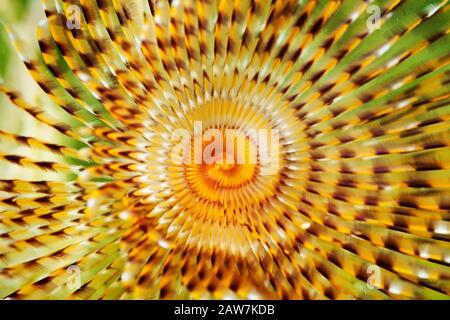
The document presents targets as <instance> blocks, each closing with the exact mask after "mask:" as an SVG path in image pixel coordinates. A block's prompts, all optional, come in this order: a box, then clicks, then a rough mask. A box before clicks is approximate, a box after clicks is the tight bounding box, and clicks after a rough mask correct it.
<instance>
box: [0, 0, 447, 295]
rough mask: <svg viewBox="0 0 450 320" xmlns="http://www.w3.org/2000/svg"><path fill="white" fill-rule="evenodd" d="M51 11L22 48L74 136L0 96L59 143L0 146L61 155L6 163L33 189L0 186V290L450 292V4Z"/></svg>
mask: <svg viewBox="0 0 450 320" xmlns="http://www.w3.org/2000/svg"><path fill="white" fill-rule="evenodd" d="M42 4H43V7H44V9H45V14H46V17H47V18H46V23H44V24H42V25H40V26H39V29H38V38H39V47H40V52H39V53H37V54H36V55H34V54H30V52H29V51H27V49H25V48H23V47H21V46H20V43H18V50H19V51H20V52H21V54H22V56H23V59H24V62H25V65H26V67H27V68H28V70H29V71H30V74H31V75H32V76H33V77H34V79H35V80H36V82H37V83H38V84H39V86H40V87H41V88H42V90H43V92H44V93H45V94H46V95H47V96H48V97H50V98H51V99H52V100H53V102H54V103H55V105H57V106H58V107H59V109H60V111H62V112H63V113H64V116H69V117H70V118H71V121H70V122H67V123H63V122H62V120H61V119H63V115H62V113H59V114H56V113H52V112H49V111H47V110H43V109H42V108H39V106H36V105H32V104H30V103H28V102H26V101H24V100H23V99H22V98H21V94H20V92H16V91H14V90H11V89H10V88H8V87H7V86H5V85H3V86H2V87H1V91H3V92H4V93H5V94H6V95H7V96H8V97H9V98H10V100H11V101H12V102H13V103H14V104H16V105H17V106H18V107H19V108H21V109H23V110H24V111H25V112H26V113H28V114H29V115H31V116H33V117H34V118H36V119H38V120H39V121H40V122H41V123H43V124H44V125H46V126H48V127H49V128H48V130H52V132H54V134H55V135H61V136H63V137H64V139H63V140H61V141H62V142H61V143H60V144H55V143H49V142H47V141H43V139H39V138H38V137H28V136H21V135H17V134H12V133H9V132H4V131H1V132H0V139H1V141H3V140H10V141H13V142H15V143H16V144H18V145H20V146H22V147H23V148H31V149H33V150H34V149H39V150H42V151H43V152H46V153H48V154H53V155H54V156H55V157H56V158H54V160H47V159H44V160H43V159H33V158H32V157H28V156H24V155H21V154H17V153H15V152H14V153H3V154H0V159H1V160H2V161H5V162H8V163H12V164H15V165H17V166H21V167H29V168H31V169H34V170H39V171H42V173H43V175H44V176H43V179H42V180H40V181H33V180H31V181H25V180H18V179H15V180H1V181H0V188H1V190H2V193H1V195H0V297H2V298H3V297H9V298H17V299H24V298H51V299H69V298H74V299H76V298H83V299H88V298H89V299H99V298H102V299H119V298H121V299H137V298H140V299H142V298H144V299H150V298H223V297H234V298H262V299H263V298H271V299H279V298H285V299H325V298H331V299H352V298H358V299H385V298H410V299H446V298H447V299H448V297H449V292H450V287H449V279H450V268H449V263H450V250H449V248H450V244H449V241H448V240H449V217H450V211H449V210H450V171H449V169H450V164H449V163H450V162H449V159H450V148H449V140H450V139H449V138H450V135H449V123H450V122H449V119H450V105H449V101H450V100H449V99H450V96H449V92H450V81H449V79H450V66H449V60H450V55H449V54H450V46H449V43H450V41H449V40H450V38H449V35H448V30H449V25H450V10H449V9H450V5H449V4H448V1H446V0H444V1H442V0H439V1H437V0H427V1H417V0H414V1H398V0H379V1H373V2H369V1H304V0H278V1H268V0H239V1H229V0H217V1H213V0H201V1H195V0H178V1H175V0H174V1H167V0H157V1H138V0H134V1H120V0H96V1H84V0H70V1H69V0H42ZM73 6H77V7H76V8H79V11H77V10H75V12H76V13H77V14H76V15H75V16H76V17H77V18H79V19H80V21H79V22H80V23H79V24H76V23H75V24H73V23H72V22H73V21H70V19H71V18H73V17H69V18H68V15H67V12H68V11H70V9H74V7H73ZM371 6H376V7H374V8H378V9H379V12H380V16H379V17H378V18H379V23H380V25H379V28H377V27H374V26H372V25H371V24H370V23H369V22H368V21H370V19H371V18H372V17H373V12H371V11H370V10H369V9H370V7H371ZM64 119H65V118H64ZM196 122H197V123H198V122H200V123H201V124H202V128H201V130H200V131H199V133H198V134H196V133H195V123H196ZM180 129H182V130H183V132H188V133H190V136H189V139H188V141H195V139H196V138H197V137H198V136H199V135H203V134H204V133H206V132H207V131H208V130H210V129H214V130H215V132H216V133H217V132H219V133H221V134H222V135H223V137H224V139H223V140H222V142H223V143H224V144H227V143H228V142H229V141H231V142H232V144H233V145H235V143H236V141H242V143H243V146H244V147H243V150H244V151H245V152H244V155H257V156H256V159H257V161H253V162H251V163H250V162H246V161H243V162H242V163H237V162H232V163H223V162H220V160H221V159H224V158H227V155H228V152H225V153H223V152H222V154H218V153H216V152H212V151H213V150H209V151H211V152H209V153H208V154H209V155H210V156H212V158H213V161H212V162H210V163H206V162H205V161H204V160H205V159H201V160H202V161H200V163H196V162H195V161H182V162H178V161H176V159H174V157H173V155H174V150H178V149H177V146H180V143H181V146H182V147H183V148H182V149H185V148H184V146H185V145H186V143H185V142H183V139H182V138H183V137H181V136H180V135H178V134H177V133H179V132H180V131H179V130H180ZM227 130H234V131H232V132H233V133H229V132H230V131H228V132H227ZM251 130H257V131H258V130H265V131H264V132H270V134H269V136H270V137H272V138H273V137H275V136H274V135H272V133H273V132H277V135H276V140H278V141H279V143H278V144H277V145H276V146H277V147H276V148H275V147H274V145H273V144H271V143H268V144H266V145H265V146H264V147H263V146H262V145H261V140H258V139H256V140H255V139H254V135H252V134H249V132H250V131H251ZM200 133H201V134H200ZM209 140H210V141H211V140H214V139H212V137H210V139H209ZM268 140H271V138H268ZM202 141H203V140H202ZM190 146H191V145H190ZM186 149H187V150H190V147H189V148H186ZM207 149H208V144H205V143H201V144H200V151H201V152H202V153H204V152H205V151H206V150H207ZM262 149H268V153H267V155H268V156H267V159H266V160H268V161H266V162H264V161H262V160H263V159H262V157H261V156H260V155H261V153H260V152H261V150H262ZM178 151H179V150H178ZM214 151H215V150H214ZM194 155H195V150H194V152H193V153H192V154H191V156H192V157H193V156H194ZM231 158H233V159H234V160H236V158H235V157H234V155H233V156H232V157H231ZM189 159H191V158H189V157H188V160H189ZM274 164H276V166H275V167H274V166H273V165H274ZM268 168H269V169H270V170H267V169H268ZM55 173H57V174H55ZM74 277H75V279H74Z"/></svg>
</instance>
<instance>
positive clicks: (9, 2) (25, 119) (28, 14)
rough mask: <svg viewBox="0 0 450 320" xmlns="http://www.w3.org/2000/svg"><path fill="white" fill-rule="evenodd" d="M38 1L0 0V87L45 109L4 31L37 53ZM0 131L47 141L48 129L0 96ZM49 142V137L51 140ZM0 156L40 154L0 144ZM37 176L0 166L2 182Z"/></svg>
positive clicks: (2, 141) (30, 172)
mask: <svg viewBox="0 0 450 320" xmlns="http://www.w3.org/2000/svg"><path fill="white" fill-rule="evenodd" d="M44 18H45V16H44V12H43V10H42V5H41V2H40V0H0V83H2V84H3V85H5V86H7V87H10V88H12V89H14V90H16V91H20V92H21V94H22V95H23V96H24V98H26V100H27V101H28V102H30V103H32V104H35V105H38V106H39V107H42V108H46V107H47V105H48V104H49V101H48V100H47V99H46V98H45V95H43V93H42V90H41V89H40V88H39V87H38V86H37V85H36V83H35V82H34V80H33V79H32V77H31V76H30V74H29V73H28V70H27V69H26V68H25V66H24V64H23V62H22V61H21V59H20V57H19V55H18V53H17V52H16V50H15V49H14V45H13V43H12V42H11V40H10V36H9V35H8V33H7V31H6V27H5V26H7V27H8V28H11V29H12V30H14V33H15V34H16V35H17V36H18V37H19V39H20V41H23V42H24V44H25V45H26V47H27V48H30V50H36V49H37V41H36V27H37V25H38V23H39V22H40V21H41V20H42V19H44ZM0 130H4V131H8V132H12V133H16V134H21V135H26V136H33V137H42V138H45V139H46V140H48V139H47V138H49V132H48V129H47V128H45V127H43V126H42V125H41V124H39V123H38V122H37V121H35V120H34V119H33V118H32V117H30V116H29V115H27V114H26V113H25V112H23V111H21V110H20V109H19V108H17V107H15V106H14V105H13V104H12V103H11V102H10V101H9V100H8V99H7V98H6V97H5V96H4V95H3V94H0ZM50 138H51V137H50ZM0 152H7V153H9V154H11V153H19V154H26V155H30V156H31V155H33V157H39V156H40V154H39V152H33V153H32V154H30V152H26V150H22V149H21V148H17V146H16V145H13V144H10V143H9V142H8V141H4V140H0ZM39 175H40V173H39V172H36V171H35V170H34V171H33V170H28V169H24V168H20V167H17V166H13V165H8V164H5V163H4V162H0V178H1V179H13V178H22V179H38V178H39Z"/></svg>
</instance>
